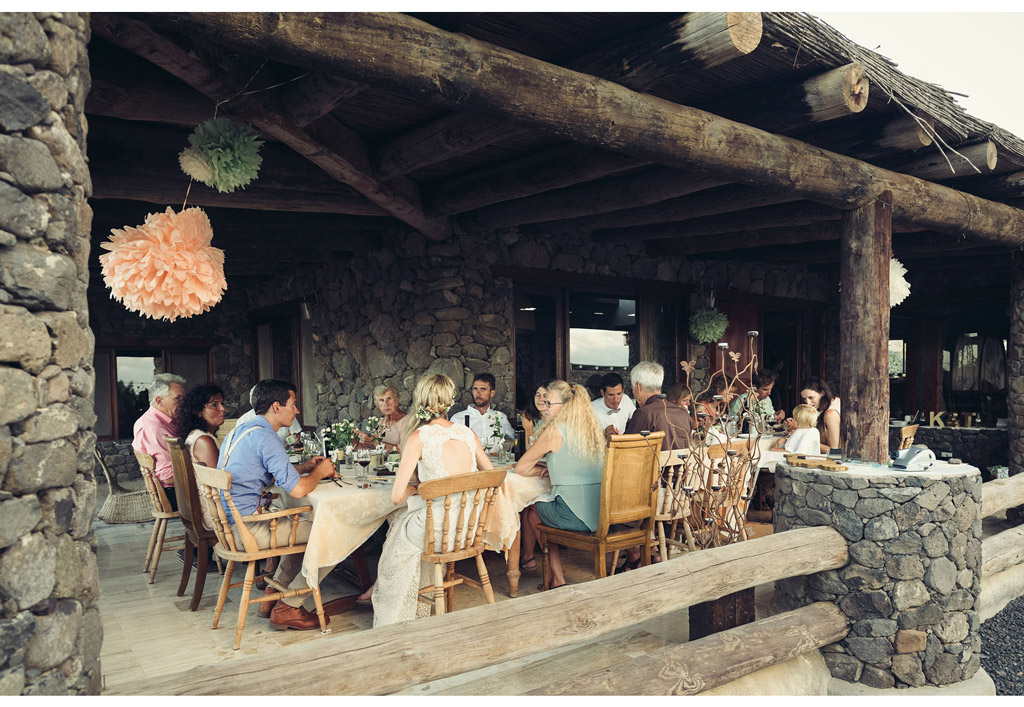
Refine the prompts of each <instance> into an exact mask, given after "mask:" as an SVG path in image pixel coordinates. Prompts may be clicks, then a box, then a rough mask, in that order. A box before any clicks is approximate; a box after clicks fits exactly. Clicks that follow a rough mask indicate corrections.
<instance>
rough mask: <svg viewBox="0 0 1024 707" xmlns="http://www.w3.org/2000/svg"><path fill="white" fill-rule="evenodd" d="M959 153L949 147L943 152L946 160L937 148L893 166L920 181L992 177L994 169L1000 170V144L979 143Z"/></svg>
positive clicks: (960, 149) (963, 147)
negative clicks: (974, 176)
mask: <svg viewBox="0 0 1024 707" xmlns="http://www.w3.org/2000/svg"><path fill="white" fill-rule="evenodd" d="M956 151H957V152H958V153H960V154H955V153H953V152H952V151H951V150H950V149H949V148H943V152H945V157H943V155H942V154H940V152H939V150H938V149H936V150H933V151H931V152H930V154H928V155H926V156H925V157H919V158H916V159H914V160H911V161H909V162H905V163H903V164H897V165H890V167H891V168H892V169H894V170H896V171H897V172H902V173H904V174H909V175H911V176H914V177H917V178H919V179H928V180H935V179H953V178H954V177H965V176H972V175H982V174H991V173H992V170H994V169H995V168H996V164H997V162H998V158H999V155H998V153H997V151H996V144H995V143H994V142H991V141H985V142H979V143H977V144H974V145H960V146H958V147H957V148H956ZM947 158H948V160H949V161H948V162H947V161H946V160H947Z"/></svg>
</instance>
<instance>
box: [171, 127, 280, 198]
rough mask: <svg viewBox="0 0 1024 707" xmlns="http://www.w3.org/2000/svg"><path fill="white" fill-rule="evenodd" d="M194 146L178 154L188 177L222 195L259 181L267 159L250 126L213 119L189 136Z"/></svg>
mask: <svg viewBox="0 0 1024 707" xmlns="http://www.w3.org/2000/svg"><path fill="white" fill-rule="evenodd" d="M188 141H189V144H190V147H186V148H185V149H184V150H183V151H182V152H181V154H180V155H178V163H179V164H180V165H181V169H182V171H183V172H185V174H187V175H188V176H190V177H192V178H193V179H195V180H196V181H199V182H202V183H203V184H205V185H206V186H208V187H213V188H215V189H216V190H217V191H219V192H233V191H234V190H235V189H239V188H241V187H245V186H246V185H247V184H249V182H251V181H252V180H254V179H256V177H257V175H258V174H259V171H260V164H261V163H262V162H263V158H262V157H261V156H260V147H261V146H262V145H263V141H262V140H257V139H256V138H255V136H254V135H252V127H251V126H249V125H248V124H241V123H235V122H233V121H231V120H228V119H227V118H211V119H210V120H207V121H206V122H205V123H202V124H200V125H199V126H197V127H196V129H195V130H194V131H192V134H191V135H189V136H188Z"/></svg>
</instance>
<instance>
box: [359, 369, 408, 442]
mask: <svg viewBox="0 0 1024 707" xmlns="http://www.w3.org/2000/svg"><path fill="white" fill-rule="evenodd" d="M373 399H374V401H376V403H377V409H378V410H380V414H381V415H382V418H381V419H382V421H383V425H384V426H383V429H382V431H383V433H384V438H383V442H384V450H385V451H388V452H398V451H401V450H400V447H401V446H402V433H403V427H404V423H403V424H399V423H400V422H401V421H402V420H403V419H404V418H405V416H406V413H405V412H403V411H402V410H401V409H399V407H398V389H397V388H396V387H395V386H393V385H378V386H377V387H376V388H374V389H373ZM356 435H357V436H358V437H359V444H357V445H356V447H357V448H358V449H370V448H371V447H372V446H373V442H372V441H371V440H370V435H368V434H367V433H365V432H363V431H362V430H356Z"/></svg>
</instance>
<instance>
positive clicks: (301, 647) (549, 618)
mask: <svg viewBox="0 0 1024 707" xmlns="http://www.w3.org/2000/svg"><path fill="white" fill-rule="evenodd" d="M848 559H849V554H848V551H847V547H846V540H845V539H844V538H843V536H842V535H840V534H839V533H838V532H837V531H835V530H833V529H832V528H827V527H816V528H800V529H797V530H790V531H787V532H785V533H778V534H777V535H769V536H767V537H763V538H757V539H754V540H748V541H746V542H742V543H736V544H734V545H727V546H725V547H719V548H714V549H712V550H703V551H701V552H691V553H687V554H685V555H683V556H682V557H679V558H678V559H674V560H672V561H671V562H662V563H660V564H657V565H651V566H649V567H641V568H640V569H638V570H636V571H634V572H627V573H623V574H617V575H614V576H612V577H607V578H605V579H601V580H598V581H595V582H585V583H583V584H574V585H572V586H570V587H567V588H566V589H562V590H560V591H558V592H542V593H540V594H534V595H532V596H526V597H519V598H518V599H516V600H514V601H513V602H511V603H504V602H503V603H500V604H483V605H480V606H474V607H472V608H469V609H464V610H460V611H456V612H453V613H450V614H444V615H442V616H434V617H431V618H429V619H419V620H417V621H413V622H403V623H400V624H396V625H393V626H384V627H381V628H375V629H373V630H372V631H359V632H356V633H346V634H343V635H338V634H333V635H327V636H322V637H320V638H318V639H317V640H315V641H309V642H305V643H298V644H295V645H292V646H288V647H286V648H282V649H281V650H277V651H274V652H273V653H272V654H269V653H268V654H256V655H253V656H250V657H245V658H238V659H236V660H229V661H224V662H223V663H218V664H216V665H211V666H203V667H199V668H192V669H190V670H188V671H186V672H183V673H178V674H174V675H167V676H160V677H156V678H140V679H139V680H136V681H133V682H128V683H123V684H121V685H119V686H117V687H112V688H110V689H108V690H107V691H106V693H104V694H124V695H138V694H147V695H170V694H191V695H238V694H250V695H274V694H291V695H305V694H334V695H380V694H389V693H393V692H397V691H399V690H402V689H404V688H406V687H409V686H411V685H417V684H420V683H424V682H427V681H430V680H436V679H439V678H443V677H447V676H449V675H458V674H460V673H465V672H468V671H470V670H476V669H478V668H483V667H486V666H488V665H493V664H495V663H498V662H501V661H505V660H512V659H514V658H519V657H522V656H526V655H530V654H533V653H539V652H541V651H547V650H551V649H554V648H560V647H563V646H569V645H572V644H575V643H581V642H583V641H587V640H590V639H593V638H595V637H597V636H602V635H605V634H607V633H610V632H612V631H617V630H619V629H623V628H627V627H629V626H633V625H634V624H637V623H639V622H641V621H645V620H647V619H651V618H655V617H657V616H663V615H665V614H668V613H671V612H673V611H677V610H679V609H682V608H685V607H687V606H690V605H692V604H697V603H700V602H702V601H708V600H711V599H716V598H718V597H720V596H724V595H725V594H730V593H732V592H734V591H738V590H740V589H746V588H749V587H754V586H757V585H759V584H764V583H765V582H771V581H775V580H777V579H783V578H785V577H794V576H801V575H806V574H813V573H815V572H822V571H824V570H828V569H836V568H838V567H842V566H843V565H845V564H846V562H847V561H848ZM495 636H500V637H501V640H500V641H496V640H495ZM438 656H444V659H443V660H438ZM286 662H287V664H288V665H296V666H297V665H301V666H302V670H291V671H288V673H289V674H288V679H287V680H282V679H281V666H282V665H284V664H285V663H286ZM339 665H343V666H345V669H344V670H339V669H337V668H338V666H339ZM381 665H401V670H380V666H381Z"/></svg>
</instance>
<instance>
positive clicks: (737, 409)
mask: <svg viewBox="0 0 1024 707" xmlns="http://www.w3.org/2000/svg"><path fill="white" fill-rule="evenodd" d="M750 382H751V385H752V387H753V390H748V391H746V392H744V393H741V394H740V395H737V396H736V397H735V398H734V399H733V401H732V403H730V405H729V414H730V415H735V416H736V418H737V419H739V417H740V416H741V415H742V414H743V412H745V411H747V410H748V409H749V410H750V411H751V412H752V413H753V414H754V416H755V417H759V418H761V419H762V420H764V421H766V422H768V423H769V424H771V423H772V422H781V421H782V420H784V419H785V418H786V413H785V411H784V410H778V411H776V410H775V406H774V405H772V399H771V397H770V396H771V394H772V388H773V387H775V373H774V372H773V371H758V372H757V373H755V374H754V376H753V377H752V378H751V381H750ZM751 398H753V399H751ZM748 401H749V402H748Z"/></svg>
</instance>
